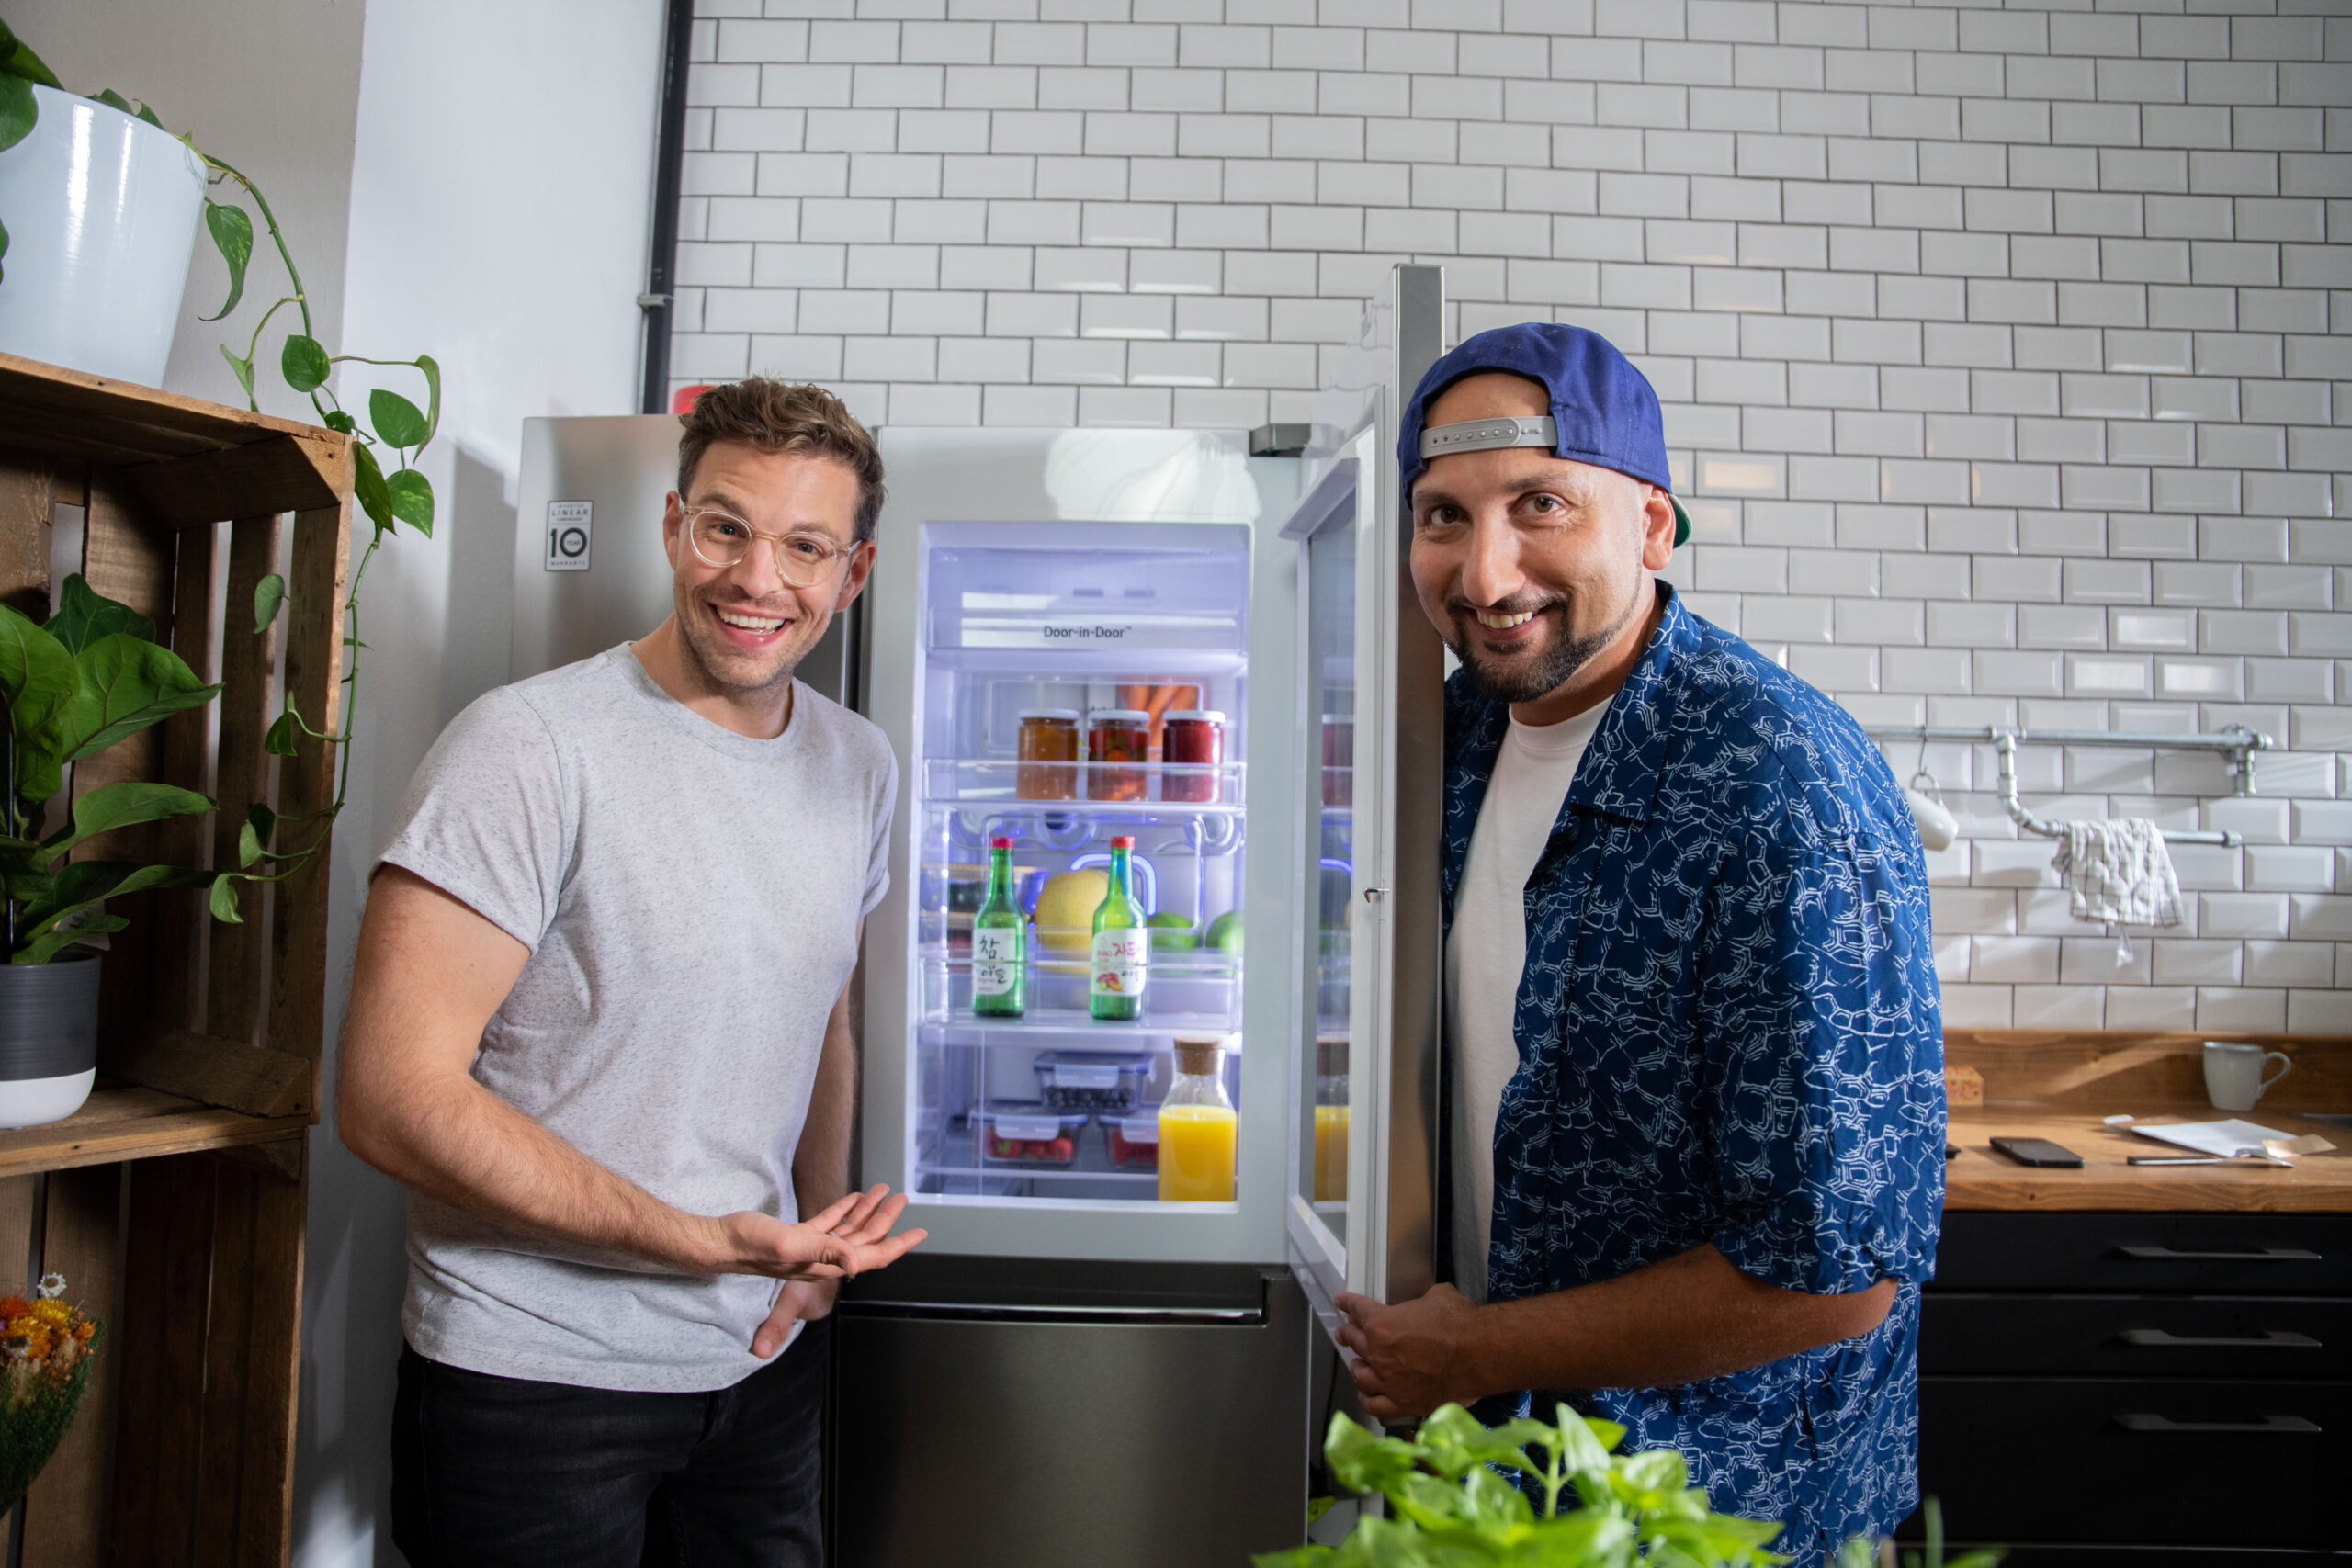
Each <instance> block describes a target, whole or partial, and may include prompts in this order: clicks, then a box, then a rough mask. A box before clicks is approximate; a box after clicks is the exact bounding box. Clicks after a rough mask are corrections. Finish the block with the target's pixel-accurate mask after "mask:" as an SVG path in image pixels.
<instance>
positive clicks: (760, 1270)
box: [711, 1186, 929, 1280]
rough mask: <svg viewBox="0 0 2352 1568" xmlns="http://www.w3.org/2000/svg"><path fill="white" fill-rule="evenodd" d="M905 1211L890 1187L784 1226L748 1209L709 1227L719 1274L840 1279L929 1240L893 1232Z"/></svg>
mask: <svg viewBox="0 0 2352 1568" xmlns="http://www.w3.org/2000/svg"><path fill="white" fill-rule="evenodd" d="M906 1206H907V1199H906V1195H905V1194H904V1193H900V1194H899V1195H898V1196H897V1197H895V1198H894V1197H892V1196H891V1195H890V1190H889V1189H888V1187H883V1186H875V1187H871V1188H868V1189H867V1190H865V1191H864V1192H853V1193H851V1194H850V1195H849V1196H848V1197H846V1198H843V1199H842V1200H840V1201H837V1202H834V1203H831V1204H828V1205H827V1206H826V1207H825V1208H823V1209H821V1210H820V1211H819V1212H818V1213H814V1214H812V1215H810V1216H809V1218H807V1219H805V1220H802V1221H801V1222H799V1223H798V1224H786V1223H785V1222H784V1221H782V1220H779V1219H777V1218H776V1217H775V1215H774V1214H763V1213H759V1212H758V1211H756V1210H749V1209H747V1210H744V1211H742V1212H741V1213H733V1214H727V1215H724V1216H722V1217H720V1218H719V1219H718V1220H715V1221H713V1222H711V1223H712V1224H715V1225H716V1226H717V1227H718V1245H717V1252H718V1267H716V1268H715V1269H712V1270H711V1272H712V1273H715V1274H765V1275H768V1276H770V1277H772V1278H775V1279H784V1280H842V1279H847V1278H849V1277H850V1276H852V1275H856V1274H863V1273H865V1272H866V1271H867V1270H868V1269H881V1268H884V1267H887V1266H888V1265H889V1264H892V1263H895V1262H897V1261H898V1260H899V1258H903V1257H905V1256H906V1254H907V1250H908V1249H909V1248H910V1247H913V1246H914V1245H915V1244H916V1243H917V1242H920V1241H921V1240H922V1239H923V1237H924V1236H925V1235H928V1234H929V1233H928V1232H924V1231H919V1230H915V1231H906V1232H903V1233H901V1234H899V1235H891V1234H890V1227H891V1226H892V1225H894V1224H897V1223H898V1220H899V1214H900V1213H903V1212H904V1211H905V1209H906Z"/></svg>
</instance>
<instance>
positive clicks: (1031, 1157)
mask: <svg viewBox="0 0 2352 1568" xmlns="http://www.w3.org/2000/svg"><path fill="white" fill-rule="evenodd" d="M979 1123H980V1134H979V1142H980V1161H981V1163H982V1164H984V1165H1030V1166H1062V1165H1069V1164H1071V1163H1073V1162H1074V1161H1076V1160H1077V1158H1078V1134H1080V1132H1081V1131H1083V1130H1084V1128H1085V1126H1086V1112H1085V1111H1055V1110H1053V1109H1051V1108H1050V1107H1048V1106H1044V1105H1039V1104H1036V1103H1035V1102H1031V1101H1024V1102H1021V1103H1018V1104H1013V1103H1007V1104H1001V1105H991V1106H989V1107H988V1108H987V1109H986V1110H984V1111H981V1112H980V1115H979Z"/></svg>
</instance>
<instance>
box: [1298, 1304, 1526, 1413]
mask: <svg viewBox="0 0 2352 1568" xmlns="http://www.w3.org/2000/svg"><path fill="white" fill-rule="evenodd" d="M1331 1300H1332V1304H1333V1305H1335V1306H1337V1307H1338V1308H1339V1309H1340V1311H1341V1312H1343V1313H1346V1314H1348V1321H1347V1322H1345V1323H1343V1324H1341V1325H1340V1329H1339V1336H1338V1337H1339V1341H1340V1344H1342V1345H1344V1346H1346V1347H1347V1348H1349V1349H1350V1350H1351V1351H1353V1352H1354V1354H1355V1358H1356V1359H1355V1360H1354V1361H1352V1362H1351V1363H1350V1365H1349V1368H1348V1370H1349V1371H1351V1373H1353V1374H1354V1376H1355V1380H1356V1392H1357V1393H1361V1394H1362V1395H1363V1407H1364V1413H1365V1414H1366V1415H1368V1416H1375V1417H1377V1418H1379V1419H1380V1420H1383V1421H1400V1420H1404V1419H1406V1418H1407V1417H1408V1416H1426V1415H1428V1414H1429V1413H1430V1411H1432V1410H1435V1409H1436V1408H1437V1407H1438V1406H1439V1405H1441V1404H1446V1403H1447V1402H1448V1401H1452V1402H1453V1403H1456V1404H1470V1403H1471V1402H1472V1401H1473V1400H1476V1399H1479V1398H1482V1397H1484V1396H1485V1395H1487V1394H1488V1393H1493V1392H1494V1391H1493V1390H1492V1389H1486V1388H1478V1387H1475V1386H1473V1382H1472V1377H1471V1373H1470V1370H1469V1361H1470V1357H1469V1351H1470V1348H1471V1336H1472V1332H1473V1330H1474V1328H1475V1326H1476V1317H1477V1314H1478V1309H1477V1308H1476V1306H1473V1305H1472V1304H1471V1303H1470V1299H1469V1298H1468V1297H1467V1296H1464V1294H1463V1293H1462V1292H1459V1291H1457V1290H1455V1289H1454V1288H1453V1286H1452V1285H1437V1286H1433V1287H1431V1288H1430V1292H1429V1293H1428V1294H1427V1295H1424V1296H1420V1297H1419V1298H1417V1299H1415V1300H1413V1301H1409V1302H1399V1303H1397V1304H1396V1305H1395V1306H1386V1305H1384V1304H1383V1303H1379V1302H1376V1301H1374V1300H1373V1299H1372V1298H1371V1297H1370V1296H1359V1295H1356V1294H1355V1293H1353V1292H1346V1291H1343V1292H1340V1294H1339V1295H1337V1296H1334V1297H1333V1298H1332V1299H1331Z"/></svg>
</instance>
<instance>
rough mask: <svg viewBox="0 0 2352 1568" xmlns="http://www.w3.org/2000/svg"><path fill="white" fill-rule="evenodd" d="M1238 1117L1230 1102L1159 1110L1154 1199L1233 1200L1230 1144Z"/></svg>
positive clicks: (1169, 1106) (1162, 1200)
mask: <svg viewBox="0 0 2352 1568" xmlns="http://www.w3.org/2000/svg"><path fill="white" fill-rule="evenodd" d="M1238 1125H1239V1119H1238V1117H1237V1116H1236V1115H1235V1113H1234V1111H1233V1110H1232V1108H1231V1107H1229V1106H1223V1105H1163V1106H1161V1107H1160V1108H1159V1201H1161V1202H1163V1203H1171V1202H1172V1203H1229V1202H1231V1201H1233V1145H1234V1134H1235V1132H1236V1130H1237V1129H1238Z"/></svg>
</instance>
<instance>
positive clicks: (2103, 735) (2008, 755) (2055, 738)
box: [1870, 724, 2278, 849]
mask: <svg viewBox="0 0 2352 1568" xmlns="http://www.w3.org/2000/svg"><path fill="white" fill-rule="evenodd" d="M1870 736H1871V739H1873V740H1923V741H1924V740H1964V741H1971V742H1975V743H1980V744H1984V745H1989V746H1991V747H1993V748H1994V749H1995V750H1997V751H1998V752H1999V753H2000V756H2001V773H2000V799H2001V807H2002V809H2003V810H2005V811H2007V813H2008V814H2009V819H2010V820H2011V821H2013V822H2015V823H2016V824H2017V825H2018V827H2020V828H2022V829H2025V830H2026V831H2027V832H2029V833H2035V834H2039V835H2041V837H2042V838H2045V839H2058V838H2064V836H2065V832H2066V830H2065V829H2064V827H2063V826H2061V825H2059V824H2057V823H2054V822H2051V821H2049V820H2047V819H2045V818H2040V817H2036V816H2035V815H2034V814H2033V813H2032V812H2030V811H2029V810H2027V809H2026V807H2025V804H2024V803H2023V802H2022V801H2020V800H2019V799H2018V765H2017V760H2018V747H2019V746H2129V747H2135V748H2142V749H2148V750H2154V749H2156V748H2164V749H2165V750H2177V751H2218V752H2220V753H2221V754H2222V755H2223V756H2225V757H2227V758H2228V759H2229V760H2230V781H2231V784H2233V786H2234V788H2235V792H2236V793H2237V794H2238V795H2252V794H2253V793H2254V754H2255V753H2256V751H2268V750H2275V749H2276V747H2277V744H2278V743H2277V742H2276V741H2274V740H2272V739H2270V737H2268V736H2267V735H2265V734H2263V733H2262V732H2261V731H2260V730H2256V729H2249V728H2246V727H2245V725H2242V724H2233V725H2231V726H2229V727H2228V728H2225V729H2222V730H2218V731H2214V732H2211V733H2205V734H2190V735H2175V734H2165V733H2161V732H2157V731H2138V730H2111V729H2018V728H2012V727H2010V726H2008V725H2002V724H1988V725H1982V726H1972V725H1956V724H1940V725H1939V724H1917V725H1887V726H1874V727H1871V729H1870ZM2244 841H2245V840H2242V839H2240V838H2239V837H2238V835H2237V834H2235V833H2233V832H2229V831H2226V830H2223V831H2219V832H2213V831H2207V830H2204V829H2199V830H2195V831H2182V832H2177V833H2166V834H2165V842H2167V843H2175V844H2220V845H2222V846H2223V847H2224V848H2228V849H2235V848H2236V847H2237V846H2238V845H2239V844H2240V843H2242V842H2244Z"/></svg>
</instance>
